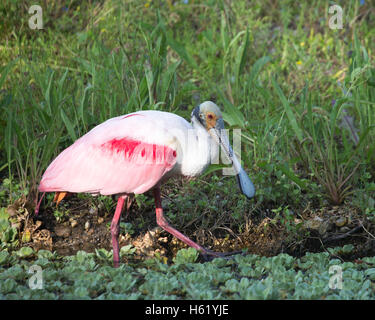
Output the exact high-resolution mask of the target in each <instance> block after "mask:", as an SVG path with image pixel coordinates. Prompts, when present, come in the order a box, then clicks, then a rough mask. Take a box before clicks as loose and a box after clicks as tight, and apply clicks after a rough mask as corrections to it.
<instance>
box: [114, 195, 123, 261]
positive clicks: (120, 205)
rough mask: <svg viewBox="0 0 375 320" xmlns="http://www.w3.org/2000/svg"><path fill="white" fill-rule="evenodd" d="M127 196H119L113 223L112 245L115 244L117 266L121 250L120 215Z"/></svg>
mask: <svg viewBox="0 0 375 320" xmlns="http://www.w3.org/2000/svg"><path fill="white" fill-rule="evenodd" d="M126 197H127V196H119V198H118V201H117V206H116V211H115V215H114V216H113V219H112V223H111V234H112V246H113V266H114V267H115V268H117V267H118V266H119V263H120V250H119V244H118V236H119V233H120V217H121V211H122V208H123V206H124V202H125V199H126Z"/></svg>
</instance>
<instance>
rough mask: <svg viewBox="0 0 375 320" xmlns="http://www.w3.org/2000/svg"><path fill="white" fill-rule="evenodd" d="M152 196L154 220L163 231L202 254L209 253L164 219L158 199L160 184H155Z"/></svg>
mask: <svg viewBox="0 0 375 320" xmlns="http://www.w3.org/2000/svg"><path fill="white" fill-rule="evenodd" d="M154 197H155V206H156V222H157V224H158V225H159V226H160V227H162V228H163V229H164V230H165V231H167V232H169V233H170V234H172V235H174V236H175V237H176V238H178V239H180V240H181V241H183V242H185V243H186V244H187V245H189V246H190V247H193V248H195V249H197V250H198V251H201V252H202V253H204V254H209V253H208V251H207V250H206V249H205V248H203V247H201V246H200V245H199V244H197V243H195V242H194V241H193V240H191V239H189V238H188V237H187V236H185V235H183V234H182V233H181V232H179V231H177V230H176V229H175V228H173V227H171V226H170V225H169V223H168V222H167V220H165V218H164V215H163V208H162V206H161V199H160V186H159V185H157V186H156V187H155V188H154Z"/></svg>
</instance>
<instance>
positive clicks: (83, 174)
mask: <svg viewBox="0 0 375 320" xmlns="http://www.w3.org/2000/svg"><path fill="white" fill-rule="evenodd" d="M223 129H224V121H223V117H222V115H221V112H220V109H219V108H218V106H217V105H216V104H214V103H213V102H211V101H206V102H203V103H202V104H200V105H199V106H197V107H196V108H195V109H194V110H193V112H192V114H191V124H190V123H188V122H187V121H186V120H185V119H183V118H182V117H180V116H177V115H175V114H173V113H168V112H162V111H152V110H149V111H138V112H134V113H131V114H127V115H123V116H119V117H115V118H112V119H109V120H107V121H105V122H103V123H102V124H100V125H98V126H96V127H95V128H93V129H92V130H91V131H89V132H88V133H86V134H85V135H84V136H82V137H81V138H80V139H78V140H77V141H76V142H75V143H74V144H73V145H71V146H70V147H68V148H67V149H65V150H64V151H63V152H61V153H60V154H59V155H58V156H57V158H56V159H55V160H53V162H52V163H51V164H50V165H49V167H48V168H47V170H46V171H45V172H44V174H43V177H42V180H41V182H40V185H39V191H41V192H44V193H45V192H56V195H55V200H57V202H59V201H61V199H62V198H63V197H64V196H65V195H66V193H72V192H85V193H91V194H102V195H113V194H117V195H119V198H118V202H117V206H116V211H115V214H114V217H113V220H112V223H111V234H112V245H113V262H114V266H118V264H119V260H120V257H119V242H118V236H119V220H120V216H121V211H122V208H123V206H124V202H125V200H126V199H127V197H129V196H130V195H132V194H140V193H144V192H146V191H147V190H150V189H153V193H154V197H155V205H156V221H157V224H158V225H159V226H160V227H162V228H163V229H164V230H166V231H167V232H169V233H171V234H172V235H174V236H175V237H177V238H178V239H180V240H182V241H183V242H185V243H186V244H188V245H189V246H191V247H193V248H195V249H197V250H198V251H200V252H201V253H202V254H204V255H212V256H220V255H221V254H220V253H216V252H213V251H211V250H208V249H206V248H203V247H202V246H200V245H199V244H197V243H195V242H194V241H192V240H191V239H189V238H188V237H186V236H185V235H183V234H182V233H180V232H179V231H177V230H176V229H174V228H173V227H171V226H170V225H169V224H168V222H167V220H166V219H165V218H164V216H163V208H162V206H161V199H160V185H161V184H162V183H163V182H165V181H166V180H167V179H168V178H170V177H172V176H176V175H183V176H188V177H194V176H197V175H199V174H201V173H202V172H203V171H204V170H205V169H206V168H207V166H208V165H209V164H210V159H212V158H214V157H215V156H217V154H218V152H219V147H218V146H219V145H220V146H221V147H222V148H223V150H224V152H225V154H226V156H227V157H228V159H230V160H231V163H232V164H233V168H234V170H235V172H236V174H237V180H238V182H239V186H240V189H241V191H242V193H244V194H245V195H246V196H247V197H248V198H252V197H253V196H254V194H255V188H254V186H253V183H252V182H251V180H250V178H249V177H248V176H247V174H246V173H245V171H244V169H243V168H242V166H241V164H240V162H239V161H238V159H237V158H236V155H235V154H234V152H233V150H232V148H231V146H230V143H229V139H228V136H227V135H226V133H225V131H224V130H223ZM39 204H40V202H39ZM38 208H39V205H38V207H37V209H36V212H37V211H38Z"/></svg>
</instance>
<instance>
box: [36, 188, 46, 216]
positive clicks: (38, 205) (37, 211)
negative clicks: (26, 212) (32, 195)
mask: <svg viewBox="0 0 375 320" xmlns="http://www.w3.org/2000/svg"><path fill="white" fill-rule="evenodd" d="M45 194H46V193H45V192H43V194H42V197H41V198H40V200H39V202H37V201H38V200H36V202H37V205H36V207H35V215H36V216H38V213H39V207H40V204H41V202H42V200H43V198H44V195H45Z"/></svg>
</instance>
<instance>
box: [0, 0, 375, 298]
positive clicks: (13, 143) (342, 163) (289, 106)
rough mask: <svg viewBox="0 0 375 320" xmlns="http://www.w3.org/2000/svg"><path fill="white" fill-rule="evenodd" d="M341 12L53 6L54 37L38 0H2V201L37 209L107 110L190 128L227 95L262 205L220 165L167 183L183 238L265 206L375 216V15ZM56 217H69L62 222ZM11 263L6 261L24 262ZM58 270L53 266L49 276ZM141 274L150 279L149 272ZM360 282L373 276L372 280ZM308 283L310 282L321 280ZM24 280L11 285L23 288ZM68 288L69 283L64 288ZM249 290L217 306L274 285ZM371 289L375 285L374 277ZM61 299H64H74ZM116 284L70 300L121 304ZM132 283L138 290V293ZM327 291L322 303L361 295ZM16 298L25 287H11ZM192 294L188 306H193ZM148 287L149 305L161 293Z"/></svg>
mask: <svg viewBox="0 0 375 320" xmlns="http://www.w3.org/2000/svg"><path fill="white" fill-rule="evenodd" d="M339 4H340V5H341V6H342V7H343V13H344V17H343V23H344V28H343V29H341V30H340V29H339V30H332V29H330V28H329V27H328V20H329V18H330V15H329V13H328V8H329V5H330V3H329V2H328V1H325V0H318V1H314V4H310V3H308V2H303V1H302V2H295V1H279V2H276V1H272V0H266V1H261V0H256V1H251V2H250V1H231V2H230V1H226V0H220V1H214V0H205V1H203V0H201V1H198V0H189V1H188V3H186V4H185V3H184V2H183V1H172V0H171V1H161V0H155V1H146V0H145V1H130V0H129V1H122V0H103V1H94V0H93V1H86V2H81V1H76V0H71V1H68V2H66V3H65V4H62V3H60V2H57V1H48V3H47V2H42V3H41V5H42V7H43V23H44V29H43V30H31V29H29V28H28V19H29V17H30V15H29V14H28V13H27V11H28V8H29V6H30V5H31V2H30V1H11V0H6V1H3V2H2V4H1V5H0V12H1V13H2V17H3V19H2V21H1V22H0V110H1V111H0V112H1V115H2V117H1V119H0V179H1V180H2V183H1V185H0V206H1V207H6V206H8V205H9V204H12V203H13V202H14V201H15V200H17V199H18V198H20V197H25V198H26V200H27V201H28V202H31V203H34V202H35V200H36V199H37V198H38V196H39V195H38V192H37V186H38V183H39V181H40V178H41V176H42V174H43V172H44V170H45V169H46V167H47V166H48V164H49V163H50V162H51V161H52V159H53V158H54V157H55V156H56V155H57V154H58V153H59V152H61V151H62V150H63V149H64V148H66V147H67V146H69V145H70V144H72V143H73V142H74V141H75V140H76V139H77V138H78V137H80V136H82V135H83V134H85V133H86V132H87V131H88V130H90V129H91V128H93V127H94V126H96V125H98V124H99V123H101V122H103V121H104V120H106V119H108V118H110V117H114V116H117V115H121V114H126V113H129V112H132V111H135V110H140V109H158V110H166V111H169V112H174V113H177V114H179V115H181V116H183V117H185V118H186V119H189V117H190V114H191V110H192V109H193V108H194V107H195V106H196V105H197V104H198V103H200V102H202V101H205V100H214V101H215V102H216V103H217V104H218V105H219V106H220V107H221V109H222V110H223V114H224V120H225V122H226V127H227V128H230V129H234V128H240V129H241V135H242V140H241V143H242V150H241V152H242V153H241V159H242V161H243V164H244V167H245V169H246V171H247V172H248V173H249V175H250V177H251V178H252V180H253V182H254V184H255V186H256V188H257V197H256V199H255V200H254V201H252V202H248V201H246V200H245V199H243V198H242V197H241V196H240V195H238V194H237V192H235V190H237V189H236V187H235V181H234V179H232V178H231V177H224V178H219V174H218V175H216V172H215V167H212V168H211V170H212V171H211V173H210V174H208V175H206V176H204V177H202V178H201V179H199V180H197V181H194V182H191V183H186V184H185V185H184V186H181V188H180V189H178V190H177V189H176V188H174V186H173V185H172V186H169V187H168V190H169V191H170V192H169V193H168V197H169V201H170V202H171V203H172V205H170V206H169V209H170V210H168V213H167V214H168V216H169V218H170V219H171V220H172V222H174V223H175V224H177V225H178V226H179V227H181V229H183V228H185V226H186V225H190V224H191V223H192V222H194V221H195V223H194V225H200V227H199V228H201V229H200V230H202V229H205V230H208V231H206V232H207V233H206V235H207V234H210V231H212V230H213V229H215V228H218V227H221V226H225V227H226V228H229V229H231V230H233V232H234V233H241V232H242V231H243V230H244V229H246V228H247V226H248V224H249V221H250V220H251V219H252V215H253V214H254V212H256V213H259V214H260V215H263V214H264V212H265V210H268V211H269V212H273V213H274V216H276V218H277V219H281V221H286V223H287V222H288V221H289V220H290V221H291V220H293V219H292V218H290V212H296V213H297V215H298V214H299V213H301V212H303V211H304V210H305V208H314V209H319V208H322V207H325V206H333V205H339V206H347V205H350V206H352V207H355V208H357V209H358V210H359V211H360V212H361V213H362V214H363V217H364V218H366V219H369V220H370V221H373V220H374V217H375V209H374V205H375V144H374V143H373V141H374V139H375V64H374V55H375V53H374V52H375V43H374V41H373V39H374V38H375V21H374V19H371V17H372V16H373V15H374V8H373V7H371V5H370V2H369V1H365V3H364V4H363V5H361V4H360V1H356V0H351V1H341V2H339ZM94 201H96V202H97V203H98V204H101V206H102V207H105V210H106V211H108V212H109V211H110V210H111V208H112V209H113V206H114V203H113V201H112V200H111V199H110V198H103V199H102V198H101V199H98V200H94ZM136 201H137V206H138V208H141V209H142V212H143V211H151V210H153V209H152V208H153V201H151V200H149V199H148V198H147V197H146V196H144V195H141V196H138V197H137V199H136ZM96 202H94V204H96ZM48 203H50V202H46V203H45V204H44V205H45V206H46V207H47V206H49V204H48ZM53 210H55V208H53ZM289 210H290V211H289ZM277 212H281V213H280V214H282V215H283V218H280V217H279V215H278V213H277ZM288 212H289V214H287V213H288ZM202 213H204V214H202ZM59 215H61V212H59V211H56V217H58V216H59ZM5 220H6V219H5V218H4V219H3V222H2V228H3V229H2V235H3V237H4V239H2V242H1V248H2V249H5V248H7V249H8V250H10V251H11V250H13V249H17V248H19V247H17V246H19V242H17V241H18V240H17V235H16V234H15V233H14V230H13V229H12V228H11V227H10V222H8V221H5ZM214 222H215V223H214ZM216 222H217V223H216ZM134 227H136V224H134ZM190 228H191V227H190ZM210 228H212V229H210ZM12 230H13V231H12ZM185 231H187V230H185ZM289 231H290V232H291V233H293V232H294V233H295V232H296V231H298V230H293V228H292V229H291V230H289ZM3 240H4V241H3ZM5 240H6V241H5ZM14 241H16V242H14ZM90 259H91V258H90ZM251 259H252V258H251ZM254 259H255V258H254ZM15 261H16V260H15ZM17 261H18V260H17ZM59 261H60V260H59ZM61 261H65V260H61ZM14 263H15V264H14V265H13V263H11V264H8V265H7V266H10V265H13V267H15V266H16V265H17V263H20V264H21V265H22V263H26V265H27V262H21V261H18V262H17V263H16V262H14ZM59 263H60V262H59ZM61 263H62V264H63V265H64V264H65V263H66V262H61ZM220 263H223V262H220ZM327 263H329V262H327ZM327 263H326V265H325V267H324V268H326V267H327V265H328V264H327ZM213 265H215V263H213ZM57 266H58V264H55V262H53V263H52V266H51V268H52V270H54V268H58V267H57ZM228 266H229V265H228ZM19 268H24V267H22V266H19ZM96 268H100V267H99V266H98V267H96ZM103 268H104V267H103ZM123 268H125V269H126V268H127V267H123ZM131 268H133V267H131ZM165 268H169V267H165ZM171 268H172V269H173V268H174V267H171ZM175 268H177V267H175ZM189 268H190V267H189ZM191 268H192V269H194V268H200V267H199V266H195V267H194V266H191ZM355 268H357V267H355ZM22 270H23V271H22V272H24V269H22ZM121 270H122V269H121ZM168 270H169V269H168ZM194 270H195V269H194ZM197 270H198V269H197ZM324 270H325V271H324V272H328V271H327V270H326V269H324ZM3 271H4V270H3ZM20 272H21V271H20ZM22 272H21V273H22ZM108 272H109V271H108ZM113 272H115V273H116V272H119V274H120V272H121V271H113ZM131 272H134V273H135V274H137V275H140V274H141V272H140V271H137V270H136V269H132V271H131ZM168 272H172V274H173V272H175V271H168ZM293 272H297V271H296V270H295V269H294V271H293ZM307 272H309V271H307ZM359 272H362V271H359ZM1 273H2V272H1ZM1 273H0V274H1ZM271 273H272V272H271ZM22 274H23V273H22ZM293 274H294V273H293ZM360 274H362V276H363V277H364V275H365V271H363V272H362V273H360ZM268 275H269V274H268ZM173 276H176V275H175V274H173ZM362 276H359V277H362ZM22 277H23V278H22V279H24V275H23V276H22ZM141 278H142V277H141ZM142 279H143V280H141V281H140V282H138V283H136V284H133V286H134V285H136V286H138V285H144V287H145V288H147V281H146V280H145V279H146V277H144V278H142ZM176 279H177V278H176ZM361 279H362V278H361ZM310 280H311V281H310V282H309V283H310V285H311V284H312V283H313V281H315V280H314V279H313V278H311V279H310ZM17 281H18V280H17V279H13V280H9V281H8V282H9V283H8V285H9V286H10V288H12V286H13V285H14V282H17ZM56 281H60V282H61V283H63V280H62V279H60V280H56ZM176 281H177V283H182V282H183V281H185V280H181V279H179V278H178V279H177V280H176ZM178 281H182V282H178ZM233 281H237V280H233ZM246 281H249V280H243V282H241V281H237V282H238V283H237V282H236V283H235V282H233V283H232V282H231V286H232V285H233V288H237V289H236V290H235V289H233V290H234V291H235V292H237V293H234V291H233V292H232V291H231V290H232V289H230V288H232V287H230V288H229V287H226V285H227V283H226V282H225V281H224V282H222V283H220V286H221V287H220V289H215V290H216V291H215V290H214V289H212V288H213V286H214V285H209V286H212V287H210V288H211V289H212V290H213V291H212V290H211V289H210V290H211V291H209V292H211V293H209V294H212V295H213V296H212V297H213V298H216V297H219V298H220V297H223V298H224V297H231V298H250V297H258V296H257V292H258V291H257V290H258V289H259V288H260V287H262V288H263V287H264V286H267V284H264V283H263V284H262V282H260V280H259V279H250V284H249V283H247V284H246V286H247V287H250V286H253V285H254V287H253V289H252V290H253V291H251V290H250V293H248V292H247V291H246V292H245V291H243V294H242V293H241V294H239V293H238V292H240V291H241V290H242V289H241V290H240V287H241V283H242V284H243V283H245V282H246ZM252 281H254V282H252ZM267 281H271V282H272V281H276V280H267ZM316 281H318V280H316ZM271 282H270V283H271ZM12 283H13V284H12ZM267 283H268V282H267ZM314 283H315V282H314ZM366 283H367V282H366ZM129 286H130V284H129ZM258 286H259V288H258ZM371 286H372V289H373V282H372V283H371ZM83 287H84V286H83ZM2 288H3V287H2ZM51 288H52V287H51ZM131 288H133V287H131ZM257 288H258V289H257ZM356 288H357V287H356ZM263 289H264V290H266V289H265V288H263ZM263 289H262V290H263ZM2 290H3V289H2ZM4 290H5V289H4ZM59 290H60V289H59ZM64 290H65V289H63V290H62V291H61V292H60V291H59V292H60V294H57V295H54V296H52V295H51V298H56V297H58V298H60V297H67V296H65V293H64V292H65V291H64ZM67 290H68V289H67ZM69 290H70V289H69ZM77 290H78V289H77ZM101 290H104V289H103V288H102V289H101ZM116 290H117V289H116ZM116 290H114V291H113V294H114V295H112V296H111V295H110V294H109V293H107V294H106V293H102V295H100V294H99V293H98V294H97V295H93V294H92V293H90V292H89V293H87V292H86V291H84V292H83V293H82V292H81V291H79V290H78V291H79V292H78V293H75V292H70V293H69V294H70V296H69V295H68V296H69V297H77V295H78V296H79V295H80V294H82V296H90V297H95V298H98V297H102V298H107V297H113V298H115V297H116V295H115V294H120V292H117V291H116ZM132 290H133V289H131V290H130V289H129V292H128V293H129V294H130V296H129V297H132V298H137V297H138V296H137V295H136V293H134V292H133V291H132ZM144 290H145V292H148V291H147V289H144ZM189 290H192V291H191V292H193V291H194V290H196V289H194V288H191V289H189ZM259 290H260V289H259ZM275 290H276V291H275V292H274V290H271V291H270V293H269V296H267V297H276V298H283V297H284V298H285V297H287V298H296V297H308V294H311V292H310V293H309V292H308V290H307V289H306V292H303V293H301V294H300V295H298V294H297V293H295V291H293V290H292V289H291V290H292V291H293V292H294V293H293V294H291V293H289V291H288V290H289V289H288V288H286V287H285V290H286V293H285V294H284V293H283V290H284V289H283V290H281V291H277V290H278V289H275ZM324 290H325V289H324ZM324 290H323V291H319V292H318V293H316V294H312V296H311V298H317V297H322V296H327V297H331V298H344V296H341V295H345V294H348V295H349V293H343V292H344V291H340V292H341V293H333V292H331V293H330V292H329V291H328V292H327V291H324ZM360 290H361V289H360V288H359V287H358V288H357V289H355V291H353V292H354V293H353V295H357V296H358V297H359V296H361V294H360V292H362V291H360ZM50 291H51V292H53V290H52V289H51V290H50ZM99 291H100V290H99ZM266 291H267V290H266ZM292 291H291V292H292ZM5 292H9V293H11V294H15V292H14V291H12V290H11V289H9V290H8V289H6V290H5ZM80 292H81V293H80ZM189 292H190V291H186V292H184V293H178V295H177V297H188V296H189V294H191V293H189ZM207 292H208V291H207ZM241 292H242V291H241ZM128 293H127V294H128ZM1 294H2V295H4V294H5V293H4V291H1V292H0V297H1ZM29 294H30V297H31V296H32V295H34V294H36V293H34V292H31V291H29ZM132 294H133V295H132ZM134 294H135V295H134ZM140 294H141V296H139V297H149V294H150V293H140ZM158 294H160V295H161V296H160V297H162V295H163V294H165V295H167V296H168V297H171V295H172V296H173V294H171V293H168V292H162V293H160V292H159V293H158ZM207 294H208V293H207ZM108 295H109V296H108ZM4 297H5V296H4ZM119 297H120V296H119ZM158 297H159V296H158ZM207 297H208V296H207ZM345 297H346V296H345ZM361 297H362V296H361ZM363 297H364V298H365V297H372V298H373V296H371V295H370V296H366V295H365V294H364V295H363ZM7 298H8V297H7Z"/></svg>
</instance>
